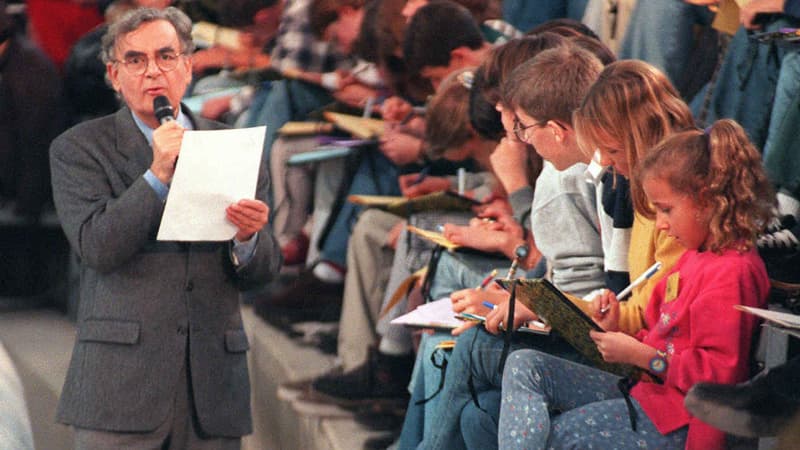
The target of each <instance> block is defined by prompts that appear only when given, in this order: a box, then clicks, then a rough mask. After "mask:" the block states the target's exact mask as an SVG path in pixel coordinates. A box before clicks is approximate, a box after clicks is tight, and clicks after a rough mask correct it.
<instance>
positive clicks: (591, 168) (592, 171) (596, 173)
mask: <svg viewBox="0 0 800 450" xmlns="http://www.w3.org/2000/svg"><path fill="white" fill-rule="evenodd" d="M607 169H608V167H603V166H602V165H601V164H600V152H598V151H595V152H594V155H592V160H591V162H589V165H588V166H586V172H584V176H586V181H588V182H590V183H594V184H598V183H600V179H601V178H602V177H603V174H604V173H605V172H606V170H607Z"/></svg>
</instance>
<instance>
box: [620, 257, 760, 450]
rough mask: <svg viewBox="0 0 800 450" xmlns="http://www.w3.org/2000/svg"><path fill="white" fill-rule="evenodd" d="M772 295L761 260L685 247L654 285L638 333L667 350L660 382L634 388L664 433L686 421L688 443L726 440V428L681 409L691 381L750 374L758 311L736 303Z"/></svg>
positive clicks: (713, 444)
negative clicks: (748, 310) (746, 310)
mask: <svg viewBox="0 0 800 450" xmlns="http://www.w3.org/2000/svg"><path fill="white" fill-rule="evenodd" d="M768 293H769V279H768V277H767V271H766V269H765V268H764V263H763V262H762V261H761V258H760V257H759V256H758V253H757V252H756V251H755V250H751V251H749V252H747V253H741V254H740V253H737V252H735V251H726V252H724V253H723V254H722V255H717V254H714V253H712V252H697V251H696V250H691V251H687V252H686V253H685V254H684V255H683V256H682V257H681V259H680V260H678V262H677V264H676V265H675V267H673V269H672V270H671V271H670V272H669V274H667V275H666V276H665V277H664V279H662V280H661V282H660V283H659V284H658V285H657V286H656V288H655V289H654V290H653V295H652V297H651V299H650V302H649V304H648V306H647V310H646V311H645V323H646V324H647V328H646V329H644V330H642V331H640V332H639V334H638V335H637V337H638V338H639V339H641V340H642V342H644V343H645V344H647V345H650V346H651V347H655V348H656V349H658V350H662V351H665V352H667V360H668V361H669V364H668V365H667V371H666V372H665V373H664V374H663V375H662V378H663V379H664V384H663V385H658V384H655V383H646V382H642V383H639V384H637V385H636V386H635V387H634V388H633V390H632V392H631V394H632V395H633V397H634V398H636V400H638V401H639V403H640V404H641V405H642V408H643V409H644V411H645V412H646V413H647V416H648V417H649V418H650V419H651V420H652V421H653V423H654V424H655V426H656V427H657V428H658V430H659V431H660V432H661V433H664V434H665V433H669V432H671V431H674V430H676V429H678V428H680V427H682V426H684V425H687V424H688V425H689V435H688V438H687V441H686V448H688V449H704V450H705V449H713V448H721V447H723V445H724V442H725V441H724V434H723V433H722V432H721V431H718V430H716V429H714V428H712V427H711V426H709V425H706V424H704V423H702V422H700V421H699V420H698V419H696V418H693V417H691V416H690V415H689V413H688V412H687V411H686V409H685V408H684V407H683V399H684V397H685V396H686V392H687V391H688V390H689V388H691V387H692V386H693V385H694V384H695V383H698V382H703V381H706V382H714V383H737V382H740V381H743V380H745V379H747V378H748V375H749V373H748V361H749V357H750V344H751V342H752V335H753V332H754V330H755V328H756V325H757V319H756V318H755V316H753V315H751V314H747V313H743V312H740V311H738V310H736V309H734V305H747V306H754V307H763V306H764V305H765V304H766V301H767V294H768Z"/></svg>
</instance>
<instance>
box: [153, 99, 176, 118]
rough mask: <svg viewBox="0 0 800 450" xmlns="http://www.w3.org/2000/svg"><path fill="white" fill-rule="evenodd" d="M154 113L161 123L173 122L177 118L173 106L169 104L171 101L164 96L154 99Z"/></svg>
mask: <svg viewBox="0 0 800 450" xmlns="http://www.w3.org/2000/svg"><path fill="white" fill-rule="evenodd" d="M153 112H154V113H155V115H156V119H158V122H159V123H164V122H165V121H169V120H173V119H174V117H175V112H174V111H173V110H172V105H170V104H169V99H167V97H165V96H163V95H159V96H158V97H156V98H154V99H153Z"/></svg>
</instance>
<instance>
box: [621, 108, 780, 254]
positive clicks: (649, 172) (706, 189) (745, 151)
mask: <svg viewBox="0 0 800 450" xmlns="http://www.w3.org/2000/svg"><path fill="white" fill-rule="evenodd" d="M636 177H637V178H638V179H640V180H643V179H645V178H658V179H661V180H664V181H665V182H666V183H668V184H669V185H670V187H671V188H672V190H673V191H675V192H676V193H678V194H684V195H689V196H692V197H693V198H694V199H695V202H696V203H697V205H698V206H699V207H701V208H707V209H708V211H709V237H708V240H707V241H706V242H707V249H708V250H711V251H713V252H717V253H719V252H721V251H723V250H725V249H736V250H738V251H746V250H749V249H750V248H752V247H753V245H754V242H755V238H756V236H757V235H758V233H760V232H761V231H763V229H764V227H765V226H766V224H767V223H768V222H769V220H770V219H771V218H772V215H773V208H774V206H775V194H774V192H773V190H772V186H771V185H770V183H769V181H768V180H767V175H766V172H765V171H764V167H763V165H762V164H761V155H760V154H759V153H758V151H757V150H756V148H755V147H754V146H753V144H752V143H750V140H749V139H748V137H747V134H746V133H745V131H744V129H742V127H741V126H740V125H739V124H738V123H736V122H734V121H733V120H730V119H723V120H720V121H717V122H716V123H714V124H713V125H712V126H711V127H709V128H708V129H707V130H706V131H705V132H704V131H702V130H689V131H684V132H680V133H676V134H673V135H671V136H669V137H668V138H666V139H664V140H663V141H662V142H661V143H659V144H658V145H657V146H656V147H655V148H653V149H652V150H651V151H650V152H649V153H648V155H647V157H646V158H644V159H643V160H642V161H640V163H639V167H638V168H637V174H636Z"/></svg>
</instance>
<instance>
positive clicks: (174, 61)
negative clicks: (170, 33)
mask: <svg viewBox="0 0 800 450" xmlns="http://www.w3.org/2000/svg"><path fill="white" fill-rule="evenodd" d="M181 56H182V53H175V52H171V51H167V52H159V53H157V54H156V58H155V61H156V66H157V67H158V68H159V69H160V70H161V71H162V72H169V71H172V70H175V68H176V67H178V59H179V58H180V57H181ZM111 62H114V63H120V64H122V65H124V66H125V69H127V70H128V72H130V73H131V75H141V74H143V73H145V71H147V67H148V66H149V65H150V58H148V57H147V55H145V54H136V55H128V56H126V57H124V58H123V59H122V60H117V59H115V60H112V61H111Z"/></svg>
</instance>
